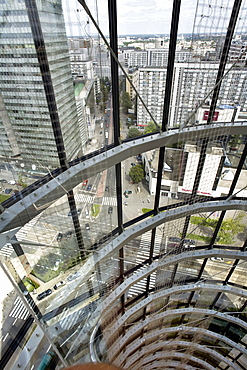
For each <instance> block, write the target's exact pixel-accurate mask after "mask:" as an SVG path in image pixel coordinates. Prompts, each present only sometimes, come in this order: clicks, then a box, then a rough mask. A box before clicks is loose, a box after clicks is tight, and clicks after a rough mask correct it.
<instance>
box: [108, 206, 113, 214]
mask: <svg viewBox="0 0 247 370" xmlns="http://www.w3.org/2000/svg"><path fill="white" fill-rule="evenodd" d="M112 211H113V208H112V207H109V208H108V213H109V215H110V214H112Z"/></svg>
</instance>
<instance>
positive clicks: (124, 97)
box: [122, 91, 132, 114]
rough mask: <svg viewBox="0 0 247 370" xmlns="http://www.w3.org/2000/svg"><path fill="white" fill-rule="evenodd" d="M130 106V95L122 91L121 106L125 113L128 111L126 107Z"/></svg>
mask: <svg viewBox="0 0 247 370" xmlns="http://www.w3.org/2000/svg"><path fill="white" fill-rule="evenodd" d="M131 107H132V103H131V100H130V95H129V93H127V92H126V91H125V92H123V93H122V108H123V112H124V113H125V114H127V113H128V109H130V108H131Z"/></svg>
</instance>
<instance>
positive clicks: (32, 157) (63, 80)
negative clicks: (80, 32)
mask: <svg viewBox="0 0 247 370" xmlns="http://www.w3.org/2000/svg"><path fill="white" fill-rule="evenodd" d="M0 27H1V31H0V32H1V38H0V48H1V66H0V73H1V78H0V88H1V100H0V103H1V116H0V137H1V140H0V142H1V145H0V155H1V156H3V157H4V158H8V159H10V158H12V157H13V158H15V160H16V161H17V160H18V163H19V165H20V164H22V166H23V168H24V169H26V170H30V168H32V165H34V164H35V167H36V169H37V170H39V172H43V173H44V172H47V168H48V167H49V168H56V167H57V166H58V165H59V160H58V153H57V148H56V142H55V135H56V132H58V131H61V133H62V136H63V145H64V147H65V151H66V155H67V159H68V160H71V159H73V158H75V157H77V156H80V155H81V154H82V145H81V138H80V132H79V124H78V116H77V110H76V104H75V96H74V91H73V82H72V77H71V70H70V61H69V55H68V46H67V40H66V33H65V26H64V20H63V14H62V6H61V1H60V0H58V1H49V0H47V1H42V3H41V2H38V1H37V2H36V1H28V0H27V1H25V0H23V1H18V0H16V1H11V3H10V2H7V1H6V2H5V1H4V2H2V3H1V24H0ZM54 112H55V114H57V117H54ZM60 139H61V138H60ZM60 144H61V143H60ZM60 144H59V145H60ZM59 150H60V149H59Z"/></svg>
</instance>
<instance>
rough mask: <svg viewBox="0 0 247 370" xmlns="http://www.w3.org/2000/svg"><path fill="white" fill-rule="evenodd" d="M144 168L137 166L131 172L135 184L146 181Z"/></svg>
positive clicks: (140, 165) (130, 175)
mask: <svg viewBox="0 0 247 370" xmlns="http://www.w3.org/2000/svg"><path fill="white" fill-rule="evenodd" d="M144 176H145V173H144V167H143V165H142V164H137V165H136V166H132V167H131V169H130V171H129V177H130V178H131V180H132V181H133V183H134V184H138V182H140V181H142V180H143V179H144Z"/></svg>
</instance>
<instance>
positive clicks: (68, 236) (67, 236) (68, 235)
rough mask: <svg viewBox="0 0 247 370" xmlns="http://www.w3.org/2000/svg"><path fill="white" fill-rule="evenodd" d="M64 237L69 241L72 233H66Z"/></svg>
mask: <svg viewBox="0 0 247 370" xmlns="http://www.w3.org/2000/svg"><path fill="white" fill-rule="evenodd" d="M65 236H66V239H70V238H71V236H72V231H68V232H67V233H66V235H65Z"/></svg>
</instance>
